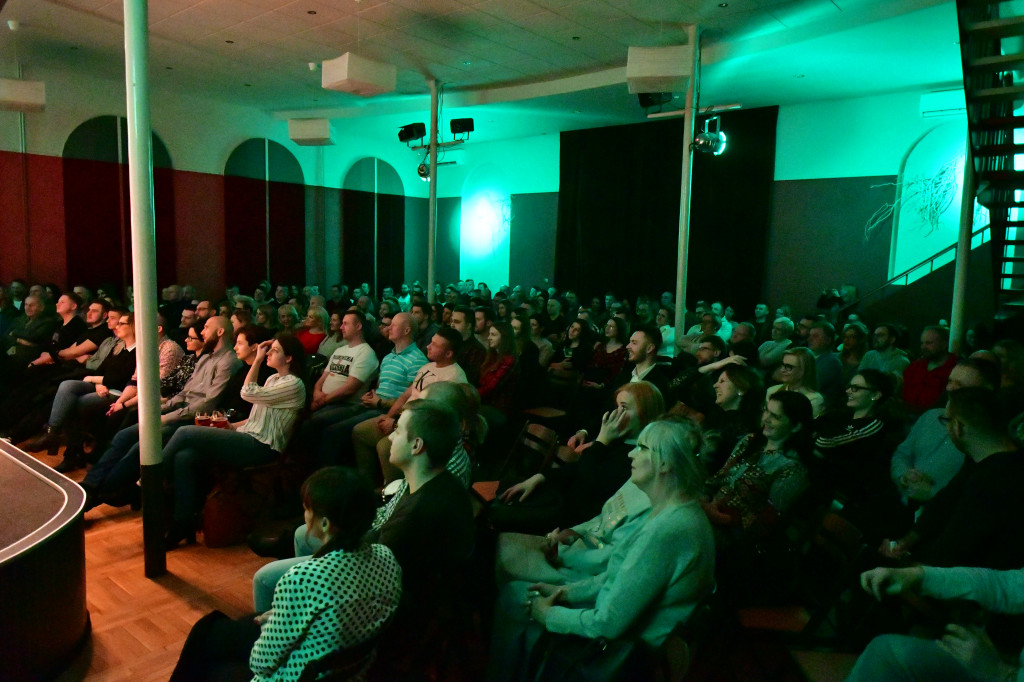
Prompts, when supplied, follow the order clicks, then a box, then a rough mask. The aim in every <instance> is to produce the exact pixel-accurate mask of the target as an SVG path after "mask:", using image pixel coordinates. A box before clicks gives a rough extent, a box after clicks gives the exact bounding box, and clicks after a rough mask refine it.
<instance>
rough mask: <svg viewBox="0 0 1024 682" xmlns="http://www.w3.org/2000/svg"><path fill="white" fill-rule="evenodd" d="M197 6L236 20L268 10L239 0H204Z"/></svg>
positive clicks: (249, 17) (248, 17) (210, 12)
mask: <svg viewBox="0 0 1024 682" xmlns="http://www.w3.org/2000/svg"><path fill="white" fill-rule="evenodd" d="M162 5H163V3H158V4H156V5H154V6H152V7H151V8H150V12H152V10H153V9H154V8H155V7H160V6H162ZM196 8H197V9H201V10H203V11H204V12H207V13H209V14H216V15H218V16H224V17H230V18H232V19H234V20H235V21H246V20H248V19H252V18H253V17H258V16H259V15H261V14H265V13H266V12H267V11H268V10H267V9H266V8H264V7H259V6H257V5H250V4H249V3H247V2H239V1H238V0H203V2H201V3H199V4H198V5H196Z"/></svg>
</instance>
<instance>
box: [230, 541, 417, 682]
mask: <svg viewBox="0 0 1024 682" xmlns="http://www.w3.org/2000/svg"><path fill="white" fill-rule="evenodd" d="M401 594H402V569H401V568H400V567H399V566H398V561H397V560H396V559H395V556H394V554H392V553H391V550H390V549H388V548H387V547H385V546H384V545H367V546H366V547H364V548H362V549H360V550H357V551H355V552H346V551H343V550H337V551H334V552H330V553H329V554H326V555H324V556H322V557H318V558H315V559H311V560H309V561H304V562H302V563H300V564H296V565H295V566H293V567H292V568H291V569H290V570H289V571H288V572H287V573H285V574H284V576H283V577H282V578H281V580H280V582H278V583H277V588H276V589H275V590H274V602H273V606H272V607H271V609H272V613H271V615H270V619H269V620H268V621H267V622H266V623H265V624H264V625H263V630H262V632H261V634H260V637H259V639H258V640H256V644H255V645H253V648H252V654H251V655H250V657H249V667H250V668H251V669H252V670H253V672H254V673H255V674H256V677H254V678H253V680H254V682H256V681H259V682H262V681H264V680H275V681H276V680H298V679H299V676H300V675H301V674H302V670H303V668H305V666H306V664H307V663H309V662H310V661H313V660H316V659H318V658H321V657H323V656H325V655H326V654H329V653H331V652H332V651H336V650H338V649H344V648H347V647H350V646H354V645H356V644H359V643H360V642H364V641H366V640H367V639H369V638H370V637H372V636H373V635H375V634H376V633H377V632H378V631H379V630H380V628H381V627H382V626H383V625H384V623H385V622H386V621H387V619H388V618H389V617H390V616H391V615H392V614H393V613H394V612H395V609H397V608H398V602H399V599H400V597H401Z"/></svg>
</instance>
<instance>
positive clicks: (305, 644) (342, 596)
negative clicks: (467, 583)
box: [171, 467, 402, 682]
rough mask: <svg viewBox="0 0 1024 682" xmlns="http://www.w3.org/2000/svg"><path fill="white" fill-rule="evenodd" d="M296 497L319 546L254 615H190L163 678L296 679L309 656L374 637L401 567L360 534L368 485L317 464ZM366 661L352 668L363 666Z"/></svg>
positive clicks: (368, 512) (179, 681)
mask: <svg viewBox="0 0 1024 682" xmlns="http://www.w3.org/2000/svg"><path fill="white" fill-rule="evenodd" d="M301 498H302V506H303V509H304V512H305V523H306V528H307V530H308V533H309V535H310V536H311V537H315V538H316V539H317V540H318V541H319V542H320V543H322V544H321V547H320V549H319V550H317V552H316V554H315V555H314V556H313V557H311V558H310V559H309V560H308V561H305V562H302V564H300V565H297V566H295V567H293V568H292V569H291V570H290V571H288V573H287V574H285V575H284V576H283V578H282V579H281V580H280V581H279V582H278V583H277V588H276V589H275V591H274V596H273V602H272V603H271V605H270V608H269V609H268V610H266V611H265V612H263V613H261V615H259V616H258V617H257V618H256V619H255V620H253V619H252V618H245V619H242V620H239V621H231V620H228V618H227V617H226V616H224V615H223V614H221V613H220V612H219V611H214V612H213V613H212V614H210V615H208V616H206V617H204V618H203V619H202V620H200V621H199V622H198V623H196V625H195V626H194V627H193V629H192V631H191V632H190V633H189V636H188V639H186V641H185V646H184V648H183V649H182V652H181V657H180V658H179V660H178V665H177V666H176V667H175V669H174V672H173V673H172V675H171V680H172V681H174V682H196V681H200V680H211V681H213V680H216V681H220V680H224V679H235V677H236V676H239V677H240V676H241V675H246V676H251V675H252V673H255V675H256V676H255V678H254V679H255V680H260V681H262V680H280V679H299V678H300V677H301V676H302V673H303V671H304V670H305V669H306V666H307V664H308V663H309V662H310V661H313V660H317V659H320V658H322V657H324V656H326V655H327V654H330V653H333V652H335V651H340V650H344V649H346V648H349V647H353V646H355V645H357V644H361V643H363V642H365V641H367V640H369V639H371V638H373V637H374V636H375V635H376V634H377V633H378V632H380V631H381V630H382V629H383V628H384V627H385V625H386V624H387V623H388V622H389V621H390V620H391V618H392V616H393V615H394V614H395V612H396V611H397V609H398V606H399V603H400V596H401V593H402V569H401V567H400V565H399V563H398V561H397V559H396V558H395V556H394V554H393V553H392V551H391V550H390V549H388V548H387V547H386V546H384V545H382V544H372V543H369V544H368V543H364V542H363V536H364V534H365V533H366V531H367V529H368V528H369V527H370V523H371V521H372V520H373V515H374V508H375V506H376V505H375V502H374V495H373V491H372V489H371V488H370V484H369V483H368V482H367V481H366V480H365V479H363V478H361V477H360V476H358V474H356V473H354V472H352V471H351V470H348V469H344V468H342V467H330V468H326V469H320V470H319V471H317V472H316V473H314V474H313V475H312V476H310V477H309V478H308V479H307V480H306V482H305V483H303V485H302V491H301ZM372 660H373V659H372V658H369V659H367V661H366V662H365V663H364V664H363V666H362V668H360V669H356V670H354V671H353V673H354V674H356V675H358V676H359V677H362V676H363V675H365V673H366V671H367V668H368V667H369V664H370V663H371V662H372ZM250 671H251V672H250Z"/></svg>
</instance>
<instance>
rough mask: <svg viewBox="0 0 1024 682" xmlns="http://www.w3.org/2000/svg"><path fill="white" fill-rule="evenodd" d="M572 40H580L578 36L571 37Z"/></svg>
mask: <svg viewBox="0 0 1024 682" xmlns="http://www.w3.org/2000/svg"><path fill="white" fill-rule="evenodd" d="M572 39H573V40H579V39H580V37H579V36H573V37H572Z"/></svg>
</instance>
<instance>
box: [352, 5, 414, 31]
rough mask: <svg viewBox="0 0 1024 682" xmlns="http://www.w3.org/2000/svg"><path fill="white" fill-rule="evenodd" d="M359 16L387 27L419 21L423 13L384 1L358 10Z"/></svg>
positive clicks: (399, 26) (398, 26) (397, 26)
mask: <svg viewBox="0 0 1024 682" xmlns="http://www.w3.org/2000/svg"><path fill="white" fill-rule="evenodd" d="M359 17H360V18H365V19H369V20H370V21H372V22H374V23H375V24H380V25H381V26H385V27H387V28H401V27H403V26H407V25H409V24H412V23H415V22H417V21H421V20H422V18H423V15H422V14H419V13H418V12H414V11H413V10H411V9H409V8H407V7H402V6H401V5H396V4H394V3H392V2H386V3H382V4H380V5H377V6H376V7H371V8H369V9H367V10H363V11H360V12H359Z"/></svg>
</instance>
